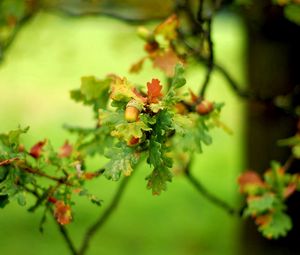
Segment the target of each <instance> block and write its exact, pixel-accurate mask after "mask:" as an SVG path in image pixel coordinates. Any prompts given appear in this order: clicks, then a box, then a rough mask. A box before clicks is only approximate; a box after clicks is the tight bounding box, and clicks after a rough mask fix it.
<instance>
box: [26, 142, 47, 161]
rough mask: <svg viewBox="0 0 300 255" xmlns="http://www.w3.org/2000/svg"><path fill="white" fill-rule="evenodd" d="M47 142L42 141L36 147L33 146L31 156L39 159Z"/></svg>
mask: <svg viewBox="0 0 300 255" xmlns="http://www.w3.org/2000/svg"><path fill="white" fill-rule="evenodd" d="M46 141H47V140H44V141H40V142H38V143H36V144H35V145H33V146H32V147H31V149H30V152H29V154H30V155H31V156H32V157H34V158H39V157H40V156H41V154H42V149H43V147H44V145H45V144H46Z"/></svg>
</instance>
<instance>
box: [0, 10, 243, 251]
mask: <svg viewBox="0 0 300 255" xmlns="http://www.w3.org/2000/svg"><path fill="white" fill-rule="evenodd" d="M213 27H214V33H213V40H214V41H215V51H216V54H215V55H216V58H217V61H218V62H220V63H222V64H223V65H224V66H226V67H227V68H228V69H229V70H230V72H232V74H233V76H234V77H235V78H236V79H237V80H238V81H239V82H241V83H243V82H244V69H243V67H244V63H243V55H244V46H245V35H244V30H243V26H242V25H241V22H240V21H239V20H238V19H237V18H236V17H232V16H228V15H222V16H220V17H217V18H216V20H215V23H214V24H213ZM135 29H136V27H133V26H129V25H126V24H124V23H121V22H118V21H115V20H110V19H107V18H100V17H98V18H97V17H86V18H80V19H74V18H66V17H63V16H60V15H57V14H50V13H40V14H38V15H37V16H36V17H35V18H34V19H33V20H32V21H31V22H30V23H29V24H28V25H27V26H26V27H25V28H24V29H23V30H22V31H21V32H20V34H19V35H18V37H17V39H16V40H15V42H14V43H13V45H12V47H11V48H10V50H9V52H8V53H7V56H6V59H5V62H4V63H3V64H2V65H1V66H0V91H1V93H0V123H1V125H0V132H6V131H8V130H9V129H14V128H16V127H17V126H18V125H21V126H23V127H24V126H27V125H29V126H30V131H29V133H28V134H27V135H26V136H24V143H25V145H26V147H27V148H30V147H31V146H32V145H33V144H34V143H35V142H37V141H39V140H42V139H44V138H48V139H49V140H51V141H52V143H53V144H54V146H56V147H58V146H60V145H62V144H63V142H64V140H65V139H66V138H69V139H72V137H70V135H69V134H68V133H66V131H64V130H63V129H62V124H63V123H70V124H74V125H81V126H90V125H93V122H92V112H91V111H90V109H89V108H87V107H84V106H81V105H79V104H76V103H74V102H72V101H71V100H69V90H71V89H74V88H77V87H78V86H79V85H80V77H81V76H84V75H95V76H97V77H99V78H101V77H103V76H105V75H106V74H108V73H112V72H113V73H117V74H119V75H124V76H128V77H129V79H130V80H131V81H133V82H137V83H142V84H145V83H146V82H147V81H149V80H151V79H152V78H153V77H158V78H162V79H163V76H162V74H161V73H160V71H157V70H153V69H152V68H151V64H150V63H147V64H146V66H145V70H144V71H143V72H142V73H141V74H139V75H130V74H128V69H129V67H130V65H131V64H132V63H134V62H136V60H138V59H139V58H140V57H142V56H143V54H144V52H143V50H142V48H143V45H142V41H140V40H139V39H138V38H137V36H136V34H135ZM186 75H187V80H188V84H189V86H191V87H192V88H194V89H195V90H197V89H198V88H199V84H201V81H202V80H203V79H204V69H203V68H201V67H199V66H198V67H193V68H191V69H190V70H188V71H187V73H186ZM208 97H209V99H211V100H215V101H218V102H220V101H222V102H226V106H225V107H224V111H223V114H222V120H223V121H224V122H225V123H227V124H228V125H229V126H230V127H231V129H232V130H233V131H234V135H232V136H230V135H227V134H226V133H224V132H223V131H222V130H214V131H213V137H214V143H213V145H212V146H209V147H206V148H205V150H204V153H203V154H201V155H198V156H197V157H196V161H195V163H194V165H193V167H192V170H193V172H194V173H195V175H196V176H197V177H198V178H199V179H200V180H201V181H202V182H203V184H204V185H205V186H206V187H208V188H209V189H210V190H211V191H212V192H213V193H214V194H216V195H218V196H220V197H222V198H223V199H224V200H226V201H228V202H229V203H230V204H232V205H234V206H238V204H239V195H238V192H237V190H238V188H237V185H236V177H237V176H238V173H239V172H240V171H241V170H242V169H243V148H244V147H243V139H242V137H243V118H242V117H241V116H243V103H242V102H241V101H239V100H238V99H237V98H236V97H235V96H234V94H233V93H232V92H231V90H230V89H229V88H228V86H227V85H226V83H225V81H224V80H223V79H222V77H221V76H219V75H218V74H217V73H214V74H213V78H212V80H211V84H210V87H209V90H208ZM102 164H103V162H102V160H101V158H94V159H90V160H89V166H90V169H92V170H93V169H96V168H99V167H100V166H101V165H102ZM149 172H150V169H149V168H148V167H147V166H141V167H140V168H139V169H138V170H137V171H136V173H135V175H134V176H133V177H132V180H131V182H130V185H129V187H128V189H127V190H126V191H125V192H126V194H124V198H123V200H122V201H121V203H120V206H119V208H118V210H117V211H116V212H115V213H114V214H113V215H112V217H111V219H110V220H109V221H108V222H107V223H106V224H105V226H104V227H103V228H102V229H101V230H100V232H99V233H98V235H97V236H96V238H95V239H94V240H93V242H92V246H91V248H90V250H89V252H88V254H90V255H93V254H115V255H119V254H120V255H121V254H122V255H123V254H124V255H126V254H128V255H135V254H139V255H140V254H143V255H148V254H149V255H154V254H155V255H166V254H172V255H194V254H195V255H196V254H197V255H198V254H201V255H219V254H220V255H223V254H225V255H226V254H227V255H233V254H235V253H236V250H237V248H238V247H237V243H238V238H239V224H240V220H238V219H234V218H233V217H231V216H229V215H227V214H226V212H224V211H222V210H221V209H219V208H217V207H215V206H214V205H212V204H211V203H209V202H208V201H206V200H205V198H203V197H202V196H201V195H199V194H198V193H197V192H196V190H194V188H193V187H192V186H191V185H190V184H189V183H188V182H187V180H185V179H184V177H183V176H176V177H175V178H174V180H173V183H170V184H169V185H168V191H167V192H164V193H163V194H162V195H161V196H159V197H153V196H152V195H151V192H150V191H149V190H147V189H146V188H145V187H146V182H145V180H144V178H145V176H146V175H147V174H148V173H149ZM116 187H117V183H114V182H111V181H108V180H106V179H104V178H99V179H97V180H95V181H93V182H92V183H91V184H90V187H89V188H90V190H91V191H93V192H94V193H95V194H96V195H97V196H98V197H100V198H102V199H103V200H104V204H103V207H105V206H107V204H108V203H109V200H110V197H111V196H112V195H113V192H114V190H115V188H116ZM31 202H32V200H31V198H30V197H28V205H30V204H31ZM103 207H102V208H98V207H96V206H94V205H91V204H90V203H89V202H87V201H85V199H78V203H77V205H76V206H75V208H74V222H73V223H72V224H71V225H70V226H69V227H68V228H69V229H70V232H71V233H72V237H73V238H74V240H75V243H76V244H77V245H78V244H79V243H80V240H81V239H80V237H81V235H82V233H83V231H84V229H85V227H86V226H87V225H89V224H91V223H92V222H93V219H95V217H96V216H97V215H99V214H100V213H101V212H102V211H103ZM0 215H1V217H0V226H1V227H0V247H1V254H3V255H7V254H14V255H21V254H22V255H24V254H26V255H27V254H28V255H37V254H38V255H48V254H49V255H50V254H68V250H67V247H66V245H65V243H64V242H63V239H62V237H61V236H60V235H59V233H58V229H57V227H56V225H55V224H54V222H53V220H52V219H51V217H48V221H47V223H46V225H45V232H44V233H43V234H40V233H39V231H38V224H39V221H40V218H41V215H42V210H38V211H37V212H36V213H34V214H32V213H28V212H27V211H26V208H22V207H20V206H18V205H17V204H16V202H15V203H11V204H10V205H9V206H7V207H6V208H5V209H4V210H1V211H0Z"/></svg>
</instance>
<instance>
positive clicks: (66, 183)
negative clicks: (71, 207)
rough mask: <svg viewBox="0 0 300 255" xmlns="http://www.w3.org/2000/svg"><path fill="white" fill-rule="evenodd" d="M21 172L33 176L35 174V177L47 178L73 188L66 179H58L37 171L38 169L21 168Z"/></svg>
mask: <svg viewBox="0 0 300 255" xmlns="http://www.w3.org/2000/svg"><path fill="white" fill-rule="evenodd" d="M20 169H21V170H23V171H25V172H27V173H31V174H35V175H38V176H41V177H45V178H47V179H49V180H52V181H56V182H57V183H60V184H65V185H67V186H71V183H69V182H68V181H67V180H66V178H65V177H63V178H60V177H56V176H52V175H49V174H46V173H44V172H41V171H40V170H36V169H32V168H30V167H24V168H22V167H20Z"/></svg>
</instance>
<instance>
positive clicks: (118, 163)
mask: <svg viewBox="0 0 300 255" xmlns="http://www.w3.org/2000/svg"><path fill="white" fill-rule="evenodd" d="M105 156H106V157H108V158H110V161H109V162H108V163H107V164H106V166H105V172H104V175H105V176H106V178H108V179H111V180H113V181H117V180H119V179H120V176H121V173H123V174H124V175H125V176H129V175H131V173H132V171H133V167H134V166H135V165H136V164H137V162H138V159H139V156H138V155H137V154H136V153H135V151H134V150H133V149H132V148H130V147H128V146H126V144H124V143H119V144H118V145H116V147H113V148H111V149H110V150H109V151H108V152H107V153H105Z"/></svg>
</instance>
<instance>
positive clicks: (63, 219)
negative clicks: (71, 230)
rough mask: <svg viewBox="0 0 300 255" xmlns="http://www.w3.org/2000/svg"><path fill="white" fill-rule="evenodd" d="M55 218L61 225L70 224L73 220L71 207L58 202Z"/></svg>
mask: <svg viewBox="0 0 300 255" xmlns="http://www.w3.org/2000/svg"><path fill="white" fill-rule="evenodd" d="M54 216H55V218H56V220H57V222H58V223H59V224H61V225H66V224H69V223H70V222H71V220H72V213H71V207H70V206H69V205H67V204H65V202H64V201H61V200H58V201H57V202H56V203H55V209H54Z"/></svg>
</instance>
